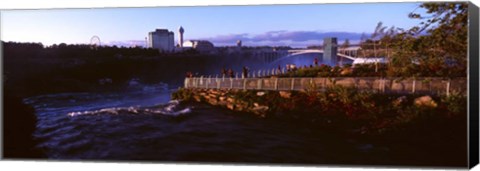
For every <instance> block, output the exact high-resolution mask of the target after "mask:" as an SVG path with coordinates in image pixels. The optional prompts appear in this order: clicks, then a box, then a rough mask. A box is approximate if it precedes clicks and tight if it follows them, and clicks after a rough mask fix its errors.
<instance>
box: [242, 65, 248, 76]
mask: <svg viewBox="0 0 480 171" xmlns="http://www.w3.org/2000/svg"><path fill="white" fill-rule="evenodd" d="M242 71H243V72H242V78H247V77H248V68H247V67H246V66H243V69H242Z"/></svg>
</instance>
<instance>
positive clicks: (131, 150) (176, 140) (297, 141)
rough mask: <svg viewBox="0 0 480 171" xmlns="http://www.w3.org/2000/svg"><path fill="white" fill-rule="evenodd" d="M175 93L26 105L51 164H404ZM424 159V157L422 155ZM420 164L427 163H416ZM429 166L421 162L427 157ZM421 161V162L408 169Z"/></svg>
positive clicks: (328, 136) (59, 97)
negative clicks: (32, 112) (176, 98)
mask: <svg viewBox="0 0 480 171" xmlns="http://www.w3.org/2000/svg"><path fill="white" fill-rule="evenodd" d="M172 91H173V90H169V89H167V88H165V87H163V88H162V87H153V88H147V89H145V88H144V89H140V90H135V91H129V92H128V93H126V92H122V93H118V92H117V93H115V92H110V93H63V94H50V95H43V96H36V97H31V98H27V99H25V100H24V101H25V102H26V103H27V104H30V105H32V106H33V107H34V108H35V110H36V115H37V118H38V123H37V129H36V132H35V133H34V137H35V138H36V139H37V140H38V141H39V144H38V145H37V147H38V148H40V149H41V150H43V151H44V153H45V154H46V156H47V157H48V158H49V159H55V160H91V161H125V160H128V161H167V162H169V161H184V162H234V163H278V164H395V163H398V162H399V163H400V164H401V163H402V162H405V160H403V161H402V160H399V159H400V158H402V156H400V157H399V156H398V155H392V154H393V152H392V151H394V149H392V148H391V147H388V146H386V145H381V144H378V143H371V142H362V141H359V140H356V139H353V138H346V137H345V136H340V135H335V134H332V133H328V132H325V131H322V130H320V129H317V128H315V127H311V126H306V125H303V124H298V122H291V121H286V120H276V119H262V118H258V117H255V116H253V115H249V114H244V113H236V112H232V111H229V110H226V109H221V108H216V107H211V106H208V105H205V104H188V105H185V104H182V103H179V102H178V101H171V99H170V94H171V92H172ZM419 154H421V153H419ZM418 156H422V155H418ZM422 158H423V157H422ZM413 160H416V159H415V157H413V158H410V160H407V161H406V163H408V162H412V161H413Z"/></svg>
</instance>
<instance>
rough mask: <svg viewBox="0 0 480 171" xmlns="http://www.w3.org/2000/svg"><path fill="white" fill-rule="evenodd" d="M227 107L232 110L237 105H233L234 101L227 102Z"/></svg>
mask: <svg viewBox="0 0 480 171" xmlns="http://www.w3.org/2000/svg"><path fill="white" fill-rule="evenodd" d="M227 108H228V109H230V110H235V105H233V104H232V103H227Z"/></svg>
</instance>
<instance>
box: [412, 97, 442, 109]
mask: <svg viewBox="0 0 480 171" xmlns="http://www.w3.org/2000/svg"><path fill="white" fill-rule="evenodd" d="M414 104H415V106H417V107H430V108H435V107H437V103H436V102H435V101H434V100H433V99H432V97H430V96H422V97H419V98H416V99H415V101H414Z"/></svg>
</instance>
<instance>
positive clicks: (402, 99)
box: [392, 96, 407, 107]
mask: <svg viewBox="0 0 480 171" xmlns="http://www.w3.org/2000/svg"><path fill="white" fill-rule="evenodd" d="M406 101H407V97H406V96H402V97H399V98H397V99H395V100H394V101H393V102H392V104H393V106H395V107H398V106H400V105H402V104H403V103H405V102H406Z"/></svg>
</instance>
